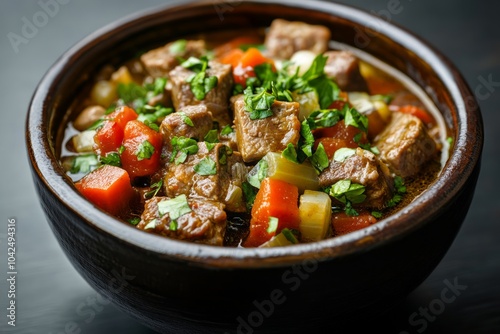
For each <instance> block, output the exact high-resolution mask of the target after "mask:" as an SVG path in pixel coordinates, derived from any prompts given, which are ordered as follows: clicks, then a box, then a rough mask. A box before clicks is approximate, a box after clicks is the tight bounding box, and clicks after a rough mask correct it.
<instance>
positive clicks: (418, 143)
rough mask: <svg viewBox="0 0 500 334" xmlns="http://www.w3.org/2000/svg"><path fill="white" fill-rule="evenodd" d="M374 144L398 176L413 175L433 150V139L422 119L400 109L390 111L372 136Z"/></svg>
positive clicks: (428, 158)
mask: <svg viewBox="0 0 500 334" xmlns="http://www.w3.org/2000/svg"><path fill="white" fill-rule="evenodd" d="M374 145H375V146H376V147H377V148H378V149H379V151H380V158H381V159H382V160H383V161H385V162H386V163H387V164H388V165H389V167H390V168H391V170H392V171H393V172H394V173H396V174H398V175H400V176H402V177H408V176H413V175H415V174H417V173H418V172H419V171H420V169H421V168H422V166H423V165H424V164H425V163H427V162H428V161H429V160H430V159H432V158H433V157H435V155H436V153H437V146H436V142H435V141H434V139H432V138H431V136H430V135H429V133H428V131H427V129H426V127H425V125H424V124H423V122H422V121H421V120H420V119H419V118H417V117H415V116H413V115H409V114H404V113H401V112H394V113H393V116H392V119H391V121H390V122H389V124H388V125H387V127H386V128H385V129H384V131H382V133H380V134H379V135H378V136H377V138H375V142H374Z"/></svg>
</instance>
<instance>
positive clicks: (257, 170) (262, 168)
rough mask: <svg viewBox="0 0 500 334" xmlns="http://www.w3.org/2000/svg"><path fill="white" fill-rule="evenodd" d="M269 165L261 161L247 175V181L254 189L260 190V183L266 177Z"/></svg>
mask: <svg viewBox="0 0 500 334" xmlns="http://www.w3.org/2000/svg"><path fill="white" fill-rule="evenodd" d="M268 170H269V164H268V162H267V160H266V159H261V160H260V161H259V162H258V163H257V165H255V166H254V168H252V170H251V171H250V173H248V175H247V181H248V183H249V184H251V185H252V186H254V187H255V188H260V183H261V182H262V180H264V179H265V178H266V177H267V172H268Z"/></svg>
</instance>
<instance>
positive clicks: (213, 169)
mask: <svg viewBox="0 0 500 334" xmlns="http://www.w3.org/2000/svg"><path fill="white" fill-rule="evenodd" d="M193 169H194V171H195V172H196V173H197V174H198V175H202V176H207V175H215V174H217V164H216V163H215V161H213V160H212V159H211V158H210V157H205V158H203V159H201V160H200V162H198V163H197V164H196V165H195V166H194V167H193Z"/></svg>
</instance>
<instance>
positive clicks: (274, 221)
mask: <svg viewBox="0 0 500 334" xmlns="http://www.w3.org/2000/svg"><path fill="white" fill-rule="evenodd" d="M278 222H279V219H278V218H276V217H269V224H268V225H267V233H269V234H271V233H276V230H277V229H278Z"/></svg>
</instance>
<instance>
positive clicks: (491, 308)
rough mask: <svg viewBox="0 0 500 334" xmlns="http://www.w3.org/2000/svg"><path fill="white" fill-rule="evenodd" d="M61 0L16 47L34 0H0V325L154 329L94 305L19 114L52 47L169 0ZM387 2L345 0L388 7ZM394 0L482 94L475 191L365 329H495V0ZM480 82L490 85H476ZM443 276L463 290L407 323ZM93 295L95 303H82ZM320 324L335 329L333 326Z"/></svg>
mask: <svg viewBox="0 0 500 334" xmlns="http://www.w3.org/2000/svg"><path fill="white" fill-rule="evenodd" d="M60 1H61V2H63V1H62V0H60ZM65 1H66V2H67V4H64V5H60V6H59V12H58V13H57V14H55V15H54V16H53V17H51V18H49V20H48V22H47V24H46V25H45V26H43V27H41V28H39V29H38V31H37V32H36V34H34V36H32V37H31V38H30V39H28V41H27V43H26V44H21V45H19V49H18V50H17V51H18V52H16V50H15V49H14V48H13V47H12V45H11V44H10V42H9V39H8V37H7V35H8V33H9V32H14V33H16V34H18V35H21V29H22V26H23V24H24V22H23V18H27V19H29V20H30V21H32V18H33V15H35V14H36V13H37V12H39V11H40V10H41V7H40V5H39V4H38V1H16V0H2V1H1V2H0V60H1V61H0V98H1V102H2V103H1V105H0V115H1V122H0V127H1V131H0V156H1V157H2V158H1V159H2V163H1V164H0V168H1V173H0V175H1V179H2V183H1V186H0V196H1V201H0V208H1V209H0V211H1V216H0V221H1V222H0V255H1V256H0V329H1V330H2V331H3V330H12V332H14V333H51V332H52V333H58V334H59V333H64V332H65V330H66V326H69V327H71V323H72V322H74V323H75V324H76V325H77V326H78V328H79V330H80V333H96V334H99V333H123V334H129V333H151V331H150V330H149V329H147V328H144V327H143V326H142V325H140V324H138V323H136V322H135V321H134V320H132V319H131V318H129V317H128V316H127V315H125V314H122V313H121V312H120V311H118V310H117V309H116V308H115V307H114V306H113V305H112V304H106V303H105V302H106V301H103V300H101V302H103V303H104V304H105V305H103V303H99V302H98V303H96V304H94V302H95V301H94V300H93V299H94V298H96V297H97V294H96V292H95V291H94V290H93V289H92V288H91V287H90V286H89V285H88V284H87V283H86V282H85V281H84V280H83V279H82V278H81V277H80V276H79V275H78V274H77V272H76V271H75V270H74V269H73V267H72V266H71V264H70V263H69V261H68V260H67V259H66V257H65V256H64V254H63V252H62V250H61V248H60V247H59V245H58V243H57V242H56V240H55V238H54V236H53V235H52V232H51V230H50V229H49V226H48V224H47V223H46V220H45V217H44V215H43V213H42V210H41V207H40V205H39V202H38V198H37V196H36V193H35V189H34V187H33V184H32V179H31V175H30V172H29V168H28V161H27V155H26V150H25V142H24V121H25V117H26V111H27V108H28V104H29V100H30V98H31V95H32V94H33V92H34V90H35V88H36V85H37V83H38V82H39V81H40V80H41V78H42V76H43V74H44V73H45V72H46V71H47V69H48V68H49V67H50V66H51V65H52V64H53V63H54V62H55V61H56V59H57V58H58V57H59V55H61V54H62V53H63V52H64V51H65V50H67V49H68V48H69V47H71V46H72V45H74V44H75V43H76V42H78V41H79V40H80V39H82V38H83V37H85V36H86V35H88V34H90V33H91V32H93V31H94V30H96V29H98V28H100V27H102V26H104V25H106V24H107V23H109V22H111V21H114V20H116V19H119V18H122V17H123V16H125V15H128V14H130V13H134V12H136V11H139V10H143V9H146V8H150V7H154V6H157V5H160V4H162V3H166V2H167V1H160V0H145V1H144V0H143V1H134V0H125V1H124V0H110V1H105V2H104V1H98V0H90V1H89V0H86V1H83V0H65ZM220 1H222V0H220ZM304 1H305V0H304ZM392 1H395V0H356V1H342V2H344V3H348V4H351V5H354V6H358V7H361V8H364V9H366V10H368V11H374V12H377V13H381V14H387V13H389V14H390V12H389V11H388V9H389V8H390V3H391V2H392ZM41 2H42V3H46V2H48V0H41ZM399 8H401V10H400V12H398V13H395V12H393V13H392V14H390V16H387V15H385V18H386V19H387V20H389V21H391V22H394V23H397V24H399V25H401V26H403V27H406V28H408V29H409V30H411V31H413V32H414V33H415V34H417V35H419V36H421V37H422V38H424V39H425V40H427V41H428V42H429V43H430V44H432V45H433V46H435V47H436V48H438V49H439V50H440V51H441V52H442V53H443V54H444V55H446V56H447V57H448V58H449V59H451V61H452V62H453V63H454V64H455V65H456V66H457V67H458V69H459V70H460V71H461V72H462V73H463V75H464V77H465V79H466V80H467V82H468V83H469V85H470V87H471V88H472V90H473V91H474V92H475V93H476V97H477V98H478V100H479V103H480V106H481V110H482V114H483V117H484V124H485V134H486V137H485V145H484V151H483V159H482V170H481V175H480V178H479V182H478V185H477V190H476V194H475V198H474V201H473V203H472V206H471V209H470V211H469V213H468V215H467V217H466V219H465V222H464V224H463V227H462V229H461V231H460V233H459V235H458V236H457V238H456V240H455V242H454V244H453V245H452V247H451V248H450V250H449V252H448V253H447V255H446V257H445V258H444V259H443V261H442V262H441V263H440V264H439V266H438V267H437V268H436V269H435V271H434V272H433V273H432V274H431V275H430V276H429V277H428V278H427V280H425V282H424V283H423V284H422V285H421V286H419V287H418V288H417V289H416V290H415V291H414V292H413V293H412V294H411V295H410V296H409V297H408V299H407V301H406V303H405V304H404V305H403V307H401V308H400V309H398V310H397V311H395V312H394V313H393V314H390V315H389V316H388V317H387V318H384V319H380V321H379V322H380V324H378V323H377V324H373V327H372V329H373V331H376V330H377V329H379V330H381V332H383V333H400V332H404V331H406V332H408V333H422V332H425V333H500V238H499V236H498V234H499V233H500V219H499V218H500V196H499V192H500V189H499V188H500V187H499V186H500V182H499V181H500V159H499V155H500V150H499V143H500V131H499V130H498V126H499V124H500V110H498V109H499V108H498V106H500V94H499V91H500V66H499V65H500V28H499V24H498V21H499V19H498V13H499V12H500V2H497V1H481V2H479V1H475V0H461V1H456V0H455V1H452V0H446V1H443V0H440V1H436V0H413V1H412V0H400V6H399ZM214 15H216V13H215V12H214ZM488 81H489V82H490V83H491V82H492V84H490V85H488V84H485V83H487V82H488ZM9 218H14V219H16V221H17V235H16V237H17V266H18V276H17V296H16V297H17V298H16V302H17V319H16V320H17V321H16V327H15V328H12V327H10V326H7V324H6V320H7V318H6V316H5V314H6V307H7V296H6V290H5V288H6V287H7V286H6V272H7V264H6V262H7V256H6V255H5V254H6V252H7V244H6V232H7V220H8V219H9ZM446 281H448V282H452V283H453V282H454V281H456V282H457V283H458V284H459V285H461V286H462V291H460V295H458V296H456V299H455V300H454V301H453V302H451V303H449V304H445V308H444V310H439V311H440V312H438V313H440V314H438V315H436V316H432V315H431V316H429V318H428V319H427V320H425V321H424V320H422V319H425V318H424V316H423V315H418V316H417V317H416V318H415V319H414V320H419V322H418V323H413V324H412V323H410V322H409V318H410V317H411V315H412V314H414V312H417V314H419V313H420V312H422V310H424V308H428V307H429V306H433V307H436V306H438V304H439V300H441V298H442V297H441V294H442V292H443V291H444V289H445V288H446V286H447V285H446V284H447V283H446ZM98 300H99V299H98ZM92 304H94V307H95V308H94V309H93V308H92V307H91V306H89V305H92ZM78 309H79V310H80V311H83V312H85V313H84V315H82V313H81V312H80V313H79V312H78ZM92 314H93V315H92ZM422 314H423V313H422ZM86 320H89V321H88V322H87V321H86ZM304 321H307V319H304ZM69 327H68V328H69ZM284 332H286V331H284ZM328 332H332V333H334V332H336V330H335V324H332V328H331V330H329V331H328ZM75 333H76V332H75Z"/></svg>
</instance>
